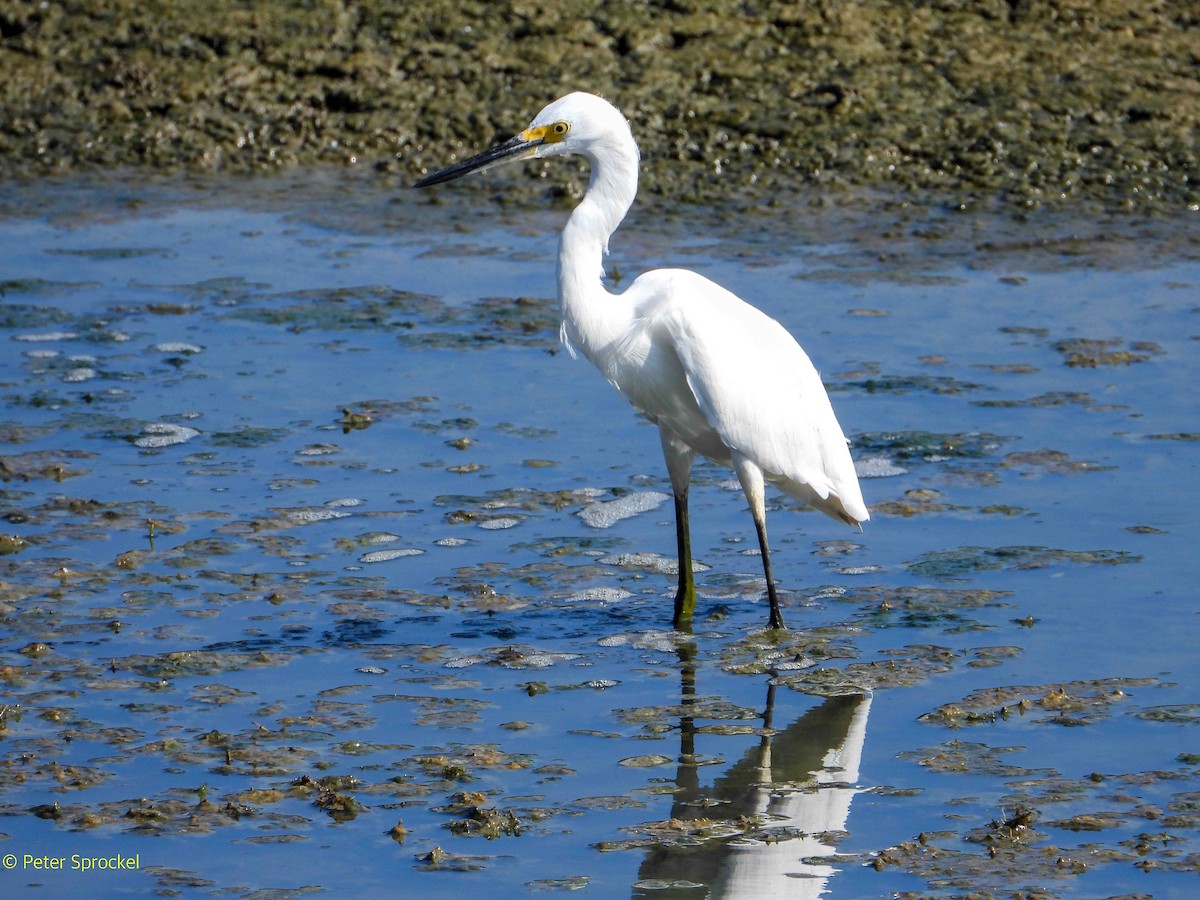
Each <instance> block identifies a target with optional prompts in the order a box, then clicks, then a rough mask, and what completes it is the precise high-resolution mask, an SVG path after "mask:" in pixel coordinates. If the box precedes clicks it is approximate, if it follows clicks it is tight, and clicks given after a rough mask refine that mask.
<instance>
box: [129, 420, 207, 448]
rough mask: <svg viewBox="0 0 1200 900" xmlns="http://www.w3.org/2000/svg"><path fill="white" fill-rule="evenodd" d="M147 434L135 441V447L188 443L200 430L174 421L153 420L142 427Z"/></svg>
mask: <svg viewBox="0 0 1200 900" xmlns="http://www.w3.org/2000/svg"><path fill="white" fill-rule="evenodd" d="M142 430H143V431H144V432H145V434H144V435H143V436H142V437H140V438H138V439H137V440H136V441H134V442H133V444H134V446H135V447H143V448H147V449H150V448H154V447H170V446H172V445H173V444H186V443H187V442H188V441H190V440H191V439H192V438H194V437H195V436H196V435H198V434H199V433H200V432H199V431H197V430H196V429H195V428H188V426H186V425H175V424H174V423H172V422H151V423H150V424H149V425H147V426H146V427H145V428H143V429H142Z"/></svg>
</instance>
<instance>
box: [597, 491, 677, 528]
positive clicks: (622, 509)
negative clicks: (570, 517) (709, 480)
mask: <svg viewBox="0 0 1200 900" xmlns="http://www.w3.org/2000/svg"><path fill="white" fill-rule="evenodd" d="M670 499H671V497H670V495H669V494H662V493H659V492H658V491H643V492H642V493H638V494H626V495H625V496H624V497H618V498H617V499H616V500H607V501H605V502H604V503H593V504H592V505H591V506H585V507H584V508H583V509H581V510H580V511H579V518H581V519H583V521H584V524H585V525H590V526H591V527H592V528H610V527H612V526H613V525H615V524H616V523H617V522H620V521H621V520H622V519H628V518H631V517H632V516H636V515H640V514H641V513H644V512H650V510H653V509H658V508H659V507H660V506H662V505H663V504H664V503H666V502H667V501H668V500H670Z"/></svg>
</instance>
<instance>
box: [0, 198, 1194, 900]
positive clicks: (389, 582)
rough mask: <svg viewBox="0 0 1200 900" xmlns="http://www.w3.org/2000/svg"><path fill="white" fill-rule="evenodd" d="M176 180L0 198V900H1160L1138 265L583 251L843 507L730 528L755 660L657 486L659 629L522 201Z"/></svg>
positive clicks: (1154, 498)
mask: <svg viewBox="0 0 1200 900" xmlns="http://www.w3.org/2000/svg"><path fill="white" fill-rule="evenodd" d="M203 187H204V190H203V191H199V190H196V188H195V187H194V186H189V185H184V184H180V183H169V184H166V185H156V186H151V187H136V186H133V185H132V184H121V183H117V184H106V185H99V186H96V185H82V184H76V183H69V182H68V183H59V184H57V185H54V186H53V187H51V188H46V187H42V188H40V189H36V190H35V189H33V188H30V189H18V188H11V189H8V190H9V194H10V196H9V197H7V198H6V203H5V208H6V210H7V214H6V215H5V217H4V218H3V219H2V220H0V233H2V241H3V246H4V247H5V248H6V253H5V259H4V262H3V265H2V267H0V282H2V284H0V288H2V295H0V346H2V347H3V351H2V353H0V399H2V404H3V406H2V411H0V473H2V476H3V484H0V508H2V510H3V512H2V516H3V522H2V524H0V535H2V537H0V540H2V542H3V543H2V544H0V553H3V556H2V557H0V616H2V617H3V618H2V621H0V627H2V631H0V634H2V636H3V637H2V640H3V643H2V644H0V653H2V654H3V656H2V658H0V693H2V695H3V696H2V697H0V703H2V704H3V707H2V714H3V717H2V719H0V722H2V726H3V727H2V730H0V737H2V738H3V741H2V742H0V812H3V814H4V819H3V821H2V823H0V831H2V832H3V833H4V835H5V836H6V837H7V840H5V841H3V842H2V843H0V851H2V852H5V853H12V854H14V859H15V867H14V868H13V869H10V870H7V871H5V872H4V873H3V874H2V875H0V878H3V879H4V884H5V885H6V886H7V889H9V890H19V889H20V890H24V889H27V888H28V889H29V890H31V891H32V890H33V886H37V887H40V888H42V889H43V890H44V891H46V892H53V894H54V895H55V896H85V895H89V896H90V895H94V894H95V893H96V891H97V890H98V889H99V890H102V891H103V892H104V893H106V894H110V893H111V894H118V893H130V894H152V893H155V892H159V893H161V892H171V893H176V892H177V893H179V894H182V895H186V896H206V895H213V894H218V893H219V894H234V895H251V896H259V895H267V893H268V892H280V893H279V894H278V895H290V894H291V893H300V892H313V891H324V892H330V893H333V892H338V893H343V892H347V891H354V892H356V893H358V894H360V895H363V896H383V895H395V894H397V893H400V894H413V895H419V896H428V897H438V896H458V895H461V894H462V893H463V892H466V891H471V890H481V889H482V888H483V886H484V885H485V884H486V885H487V889H488V892H489V893H493V894H497V893H502V894H518V893H523V892H558V891H568V890H571V891H574V890H581V891H583V892H584V893H590V894H592V895H595V896H614V897H615V896H640V897H664V896H678V897H701V896H713V897H717V896H720V897H735V896H754V897H763V896H770V895H771V894H772V893H779V894H784V893H786V894H787V895H788V896H817V895H819V894H820V893H821V892H822V891H825V892H827V894H828V895H829V896H835V897H840V896H845V897H866V896H880V897H885V896H893V895H895V894H897V893H900V894H903V893H904V892H914V893H915V894H919V895H922V896H954V895H958V894H961V893H964V892H966V891H968V890H977V891H981V892H992V893H995V894H1004V895H1008V894H1009V893H1011V891H1013V890H1017V889H1023V888H1034V887H1036V888H1040V889H1042V890H1044V891H1046V892H1048V893H1049V894H1050V895H1053V896H1068V897H1095V896H1110V895H1117V894H1122V893H1132V892H1135V891H1136V892H1140V893H1142V894H1150V895H1152V896H1155V897H1183V896H1187V895H1188V894H1189V892H1190V891H1192V890H1194V886H1195V878H1196V870H1197V862H1196V861H1197V859H1198V858H1200V857H1198V853H1200V847H1197V845H1196V838H1195V835H1196V826H1197V820H1196V816H1197V799H1196V798H1197V796H1200V794H1198V791H1200V785H1197V760H1198V757H1197V753H1200V746H1198V745H1197V741H1196V730H1195V729H1196V724H1197V721H1198V710H1200V697H1198V695H1197V691H1196V688H1195V681H1196V676H1197V665H1196V653H1195V639H1196V607H1195V599H1194V598H1195V574H1196V567H1195V563H1194V561H1193V560H1194V552H1193V546H1192V545H1193V544H1194V537H1193V536H1194V527H1195V525H1196V524H1197V512H1196V504H1195V498H1196V496H1197V480H1198V479H1197V447H1198V446H1200V445H1198V440H1200V432H1198V428H1197V422H1198V421H1200V419H1198V416H1197V413H1198V404H1197V401H1196V392H1195V385H1196V383H1197V381H1198V379H1200V371H1198V370H1200V365H1198V354H1197V352H1196V340H1197V336H1200V327H1198V326H1197V319H1196V311H1197V309H1198V308H1200V304H1198V299H1197V284H1198V281H1200V265H1198V263H1197V252H1196V250H1197V245H1196V242H1195V237H1194V229H1192V230H1189V227H1190V226H1188V225H1187V223H1184V224H1183V225H1182V226H1175V225H1173V226H1171V227H1167V226H1165V225H1163V226H1155V225H1147V224H1145V223H1136V222H1134V221H1132V220H1122V219H1119V218H1118V219H1113V220H1103V221H1070V220H1065V219H1053V220H1051V219H1048V218H1047V219H1041V220H1038V219H1034V220H1028V221H1024V222H1018V221H1014V220H1011V219H1005V220H989V219H987V218H986V217H983V216H978V217H973V218H968V217H965V216H964V217H957V218H956V217H954V216H953V215H948V216H942V215H937V214H928V215H927V214H926V213H925V212H923V211H914V210H911V209H904V208H896V209H891V210H888V211H885V212H882V213H878V214H876V215H873V216H865V217H860V216H857V215H843V214H841V213H838V212H837V211H832V212H826V213H820V212H810V211H806V210H802V209H797V210H783V211H780V210H776V211H772V212H769V213H768V212H761V211H760V212H757V213H756V212H753V211H736V212H735V213H730V212H729V211H726V214H725V215H724V216H723V217H722V216H717V215H711V214H706V213H701V212H697V213H696V214H695V216H694V218H695V219H696V221H690V219H692V218H693V216H692V214H691V213H689V212H688V211H687V210H686V209H685V210H684V211H682V212H679V211H670V210H661V209H655V208H654V207H652V206H650V207H648V208H647V209H644V210H643V211H642V212H641V213H638V214H635V217H634V219H633V220H631V222H630V223H628V225H627V226H626V228H625V229H624V230H623V231H621V232H619V233H618V235H617V236H616V238H615V239H614V241H613V250H614V255H613V257H612V260H611V264H610V274H611V275H612V276H613V278H614V280H615V281H617V283H618V286H620V285H621V284H623V283H627V282H628V280H630V279H631V277H632V275H633V274H636V273H637V272H639V271H641V270H642V269H644V268H646V267H650V266H656V265H687V266H692V267H696V268H699V269H701V270H702V271H703V272H705V274H707V275H709V276H710V277H713V278H714V279H716V280H718V281H720V282H721V283H723V284H725V285H726V286H728V287H730V288H731V289H733V290H735V291H736V292H738V293H739V294H741V295H742V296H743V297H745V298H747V299H749V300H752V301H753V302H755V303H756V304H757V305H760V306H761V307H762V308H763V309H765V310H766V311H767V312H769V313H770V314H771V315H773V316H775V317H776V318H778V319H779V320H780V321H781V322H783V324H784V325H785V326H787V327H788V328H789V329H790V330H791V331H792V332H793V333H794V334H796V335H797V336H798V337H799V338H800V340H801V342H802V343H803V344H804V345H805V346H806V348H807V349H808V351H809V354H810V355H811V356H812V357H813V359H814V361H815V362H816V364H817V365H818V367H819V368H820V369H821V371H822V373H823V376H824V378H825V380H826V383H827V385H828V387H829V389H830V392H831V395H832V396H833V400H834V404H835V407H836V409H837V411H838V415H839V418H840V420H841V422H842V424H843V426H844V428H845V429H846V431H847V433H848V434H849V435H851V437H852V439H853V452H854V455H855V457H856V459H857V460H858V462H859V465H860V467H861V469H862V473H863V475H864V476H865V478H864V493H865V495H866V497H867V502H868V504H869V505H870V506H871V507H872V520H871V522H870V523H869V524H868V525H867V526H866V527H865V529H864V530H863V531H862V532H861V533H859V532H857V531H853V530H848V529H845V528H844V527H842V526H840V525H838V524H836V523H834V522H832V521H831V520H827V519H825V518H824V517H821V516H819V515H817V514H815V513H812V512H808V511H805V510H803V509H799V508H797V507H796V504H794V503H793V502H792V501H790V500H788V499H786V498H783V497H780V496H775V497H773V498H772V509H771V511H770V514H769V525H770V528H771V534H772V542H773V546H774V547H775V554H774V555H775V570H776V573H777V576H778V578H779V579H780V586H781V588H782V589H783V595H784V604H785V607H786V609H785V613H786V617H787V620H788V622H789V625H790V626H791V628H792V631H791V633H790V634H789V635H788V636H786V637H778V636H772V635H770V634H768V633H766V632H764V631H763V628H764V626H765V623H766V614H767V613H766V603H765V599H764V597H763V584H762V580H761V572H760V568H759V560H758V557H757V555H755V550H754V548H755V542H754V538H753V529H752V526H751V524H750V522H749V517H748V515H747V514H746V511H745V509H744V503H743V500H742V498H741V495H740V492H739V491H738V490H737V487H736V483H735V481H734V480H733V477H732V475H731V473H729V472H728V471H726V470H723V469H720V468H717V467H713V466H708V465H705V466H700V467H698V469H697V472H696V481H695V488H694V489H693V491H692V519H693V542H694V549H695V553H696V557H697V561H698V562H699V563H701V564H702V566H703V571H700V572H698V573H697V587H698V591H699V594H700V602H699V605H698V608H697V622H696V627H695V630H694V633H693V634H691V635H681V634H676V633H673V632H672V631H671V630H670V627H669V624H670V610H671V595H672V593H673V577H672V575H671V572H672V565H673V562H674V560H673V558H672V554H673V550H674V532H673V523H672V512H671V504H670V501H669V492H670V488H669V484H668V482H667V479H666V476H665V471H664V468H663V465H662V462H661V459H660V457H659V450H658V440H657V435H656V432H655V430H654V429H653V427H652V426H650V425H648V424H646V423H644V422H641V421H639V420H638V418H637V417H636V415H635V414H634V413H633V412H632V411H631V410H630V409H629V407H628V406H627V405H626V403H625V402H624V401H623V400H622V399H621V398H620V397H619V396H618V395H616V393H615V392H614V391H612V389H611V388H610V387H609V386H608V385H607V384H606V383H605V382H604V380H603V379H602V378H601V377H600V376H599V375H598V374H597V373H596V372H595V371H593V370H592V369H591V367H590V366H589V365H588V364H587V363H586V362H584V361H582V360H573V359H571V358H570V357H569V356H568V354H566V353H565V352H562V351H561V350H560V348H559V346H558V344H557V311H556V306H555V303H554V300H553V289H554V288H553V266H554V253H555V248H556V235H555V228H556V227H557V226H558V224H560V223H561V221H562V217H563V215H564V213H563V211H562V210H561V209H547V210H536V209H535V210H530V209H516V208H502V207H498V206H495V205H491V204H483V205H478V206H477V205H476V204H478V202H479V197H478V195H477V194H474V193H472V192H470V191H467V192H464V193H463V194H462V195H460V196H459V197H450V198H447V199H444V201H443V202H440V203H437V204H434V203H430V202H429V200H428V199H427V198H424V197H419V198H414V197H411V196H407V195H396V196H391V197H387V198H381V197H380V196H379V195H378V194H377V193H375V192H373V191H370V190H369V189H368V187H367V186H365V185H364V184H362V183H356V182H348V183H346V184H338V185H333V186H330V185H322V184H314V185H313V186H312V190H311V191H308V190H307V189H306V185H305V182H304V181H303V180H302V179H297V180H294V181H292V182H289V183H273V185H272V186H269V187H267V188H266V189H255V188H254V187H253V186H252V185H250V184H247V183H236V182H233V183H220V182H217V183H209V184H206V185H204V186H203ZM822 217H824V218H822ZM73 855H77V856H79V857H80V858H81V859H106V860H111V859H115V858H116V857H118V856H121V857H123V858H129V857H132V856H135V855H136V864H137V868H135V869H132V870H120V871H108V870H106V871H92V872H80V871H77V870H76V871H72V870H71V865H72V861H71V857H72V856H73ZM26 856H28V857H30V858H31V859H30V860H26ZM41 857H48V858H61V859H63V860H64V863H63V866H64V868H63V869H62V870H51V869H44V868H43V869H39V868H35V867H34V863H33V861H32V859H33V858H41ZM6 865H7V864H6ZM271 895H277V894H271Z"/></svg>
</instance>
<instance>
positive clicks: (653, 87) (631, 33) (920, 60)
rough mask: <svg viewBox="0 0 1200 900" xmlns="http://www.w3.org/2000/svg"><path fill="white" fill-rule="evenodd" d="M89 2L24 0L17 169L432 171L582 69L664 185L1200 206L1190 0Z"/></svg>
mask: <svg viewBox="0 0 1200 900" xmlns="http://www.w3.org/2000/svg"><path fill="white" fill-rule="evenodd" d="M69 9H70V12H68V7H64V6H60V5H57V4H25V3H12V2H9V3H4V4H3V5H2V6H0V28H2V30H3V36H4V48H3V50H2V51H0V52H3V54H4V56H5V59H6V72H7V75H6V78H5V79H4V84H3V87H2V90H3V95H2V96H3V104H4V107H5V109H6V111H7V112H8V115H6V116H5V119H4V122H3V127H0V160H3V167H4V171H5V174H6V175H7V176H8V177H13V176H23V175H38V174H59V173H63V172H67V171H71V170H79V169H83V170H98V169H112V168H114V167H119V166H138V167H148V168H152V169H178V168H184V169H195V170H207V171H215V170H218V169H219V170H222V171H225V172H234V171H243V172H250V171H253V172H264V171H277V170H279V169H282V168H286V167H290V166H297V165H312V164H318V165H324V166H337V167H352V168H354V167H362V168H365V167H375V168H378V169H381V170H383V171H384V172H387V173H394V174H395V175H398V176H399V177H400V178H401V179H402V180H404V181H411V180H413V178H414V177H415V176H418V175H419V174H420V173H421V172H423V171H425V170H427V169H430V168H433V167H437V166H440V165H442V164H444V163H446V162H448V161H450V159H451V158H453V157H454V156H456V155H460V154H461V153H462V152H464V151H465V150H467V149H470V148H474V147H477V146H480V145H482V144H486V143H488V142H490V141H492V140H494V139H495V138H497V137H499V136H507V135H509V134H512V133H514V132H515V131H516V130H517V129H519V128H520V127H522V126H523V125H524V124H525V122H526V121H527V120H528V118H529V117H530V116H531V115H532V114H533V113H534V112H536V110H537V109H539V108H540V107H541V106H542V105H543V104H544V103H546V102H548V101H549V100H551V99H553V98H554V97H555V96H558V95H560V94H562V93H565V92H566V91H567V90H571V89H581V88H582V89H587V90H591V91H593V92H596V93H601V94H605V95H608V96H609V97H611V98H612V99H613V100H615V101H616V102H617V103H618V104H619V105H620V106H621V107H622V108H623V109H624V110H625V112H626V113H627V114H628V115H629V116H630V117H631V118H632V119H633V120H634V122H635V124H636V131H637V133H638V135H639V137H640V139H641V142H642V144H643V147H644V148H645V150H646V153H645V156H646V176H645V184H646V186H647V187H648V188H649V189H650V190H651V191H653V192H655V193H659V194H662V195H665V196H669V197H672V198H675V199H678V200H684V201H689V200H712V199H718V198H722V197H723V198H727V199H728V198H730V197H736V196H738V195H745V194H749V195H757V196H759V197H770V196H772V195H773V194H775V193H776V192H778V191H780V190H781V189H783V190H788V189H793V188H795V187H797V186H816V187H818V188H820V189H821V190H823V191H825V192H827V193H828V192H833V193H838V192H844V191H846V190H847V189H851V188H854V187H864V186H870V187H877V188H878V187H881V188H884V189H886V190H889V191H893V192H897V193H904V192H925V193H929V192H934V193H937V194H940V195H943V196H946V197H948V198H952V201H951V202H953V203H955V204H971V203H976V202H978V201H979V199H980V198H981V197H982V198H991V197H994V196H996V195H1001V196H1003V197H1005V198H1006V200H1007V201H1008V202H1009V203H1011V204H1014V205H1019V206H1022V207H1028V206H1036V205H1040V204H1045V203H1061V202H1063V201H1065V200H1075V199H1079V198H1083V199H1086V200H1088V201H1092V202H1099V203H1103V204H1107V205H1109V206H1113V207H1122V206H1125V207H1133V208H1138V209H1146V208H1159V209H1164V210H1167V209H1170V210H1181V209H1183V208H1184V207H1185V206H1187V205H1189V204H1191V205H1194V204H1196V203H1197V200H1198V195H1197V188H1196V182H1195V178H1196V171H1195V166H1196V162H1195V160H1196V147H1195V133H1196V129H1197V126H1198V124H1200V103H1197V99H1196V94H1195V90H1194V65H1195V51H1194V40H1193V35H1192V29H1193V27H1194V21H1193V18H1192V16H1191V12H1190V7H1188V5H1187V4H1185V3H1167V4H1157V5H1152V6H1146V5H1145V4H1139V3H1133V2H1129V0H1105V2H1103V3H1099V4H1093V3H1087V4H1085V3H1078V2H1072V0H1053V2H1046V3H1037V4H1012V3H1000V2H984V3H973V4H959V3H935V4H895V3H888V2H884V0H854V2H849V3H842V2H832V0H821V2H814V3H806V4H801V5H785V6H773V5H765V6H761V7H760V6H757V5H752V6H751V7H746V6H745V5H744V4H740V3H734V2H732V0H723V2H719V3H715V4H702V5H701V4H692V3H669V4H658V3H655V4H645V5H632V6H631V5H629V4H626V3H621V2H617V0H611V2H610V0H602V2H600V3H594V2H587V3H585V2H583V0H567V2H563V3H557V4H536V3H531V2H527V0H506V2H503V3H500V4H490V3H489V4H485V3H480V2H471V3H444V2H436V3H425V4H422V5H421V6H420V7H419V8H413V9H404V10H400V9H398V8H396V7H395V5H394V4H392V3H388V2H384V0H364V2H358V3H354V4H349V3H344V2H331V3H320V4H300V5H298V4H291V3H283V2H279V0H274V2H267V3H256V4H253V5H251V6H247V5H245V4H242V3H238V2H236V0H216V2H215V3H211V4H207V5H205V6H204V7H202V8H201V7H196V6H195V5H194V4H191V3H186V2H182V0H159V2H156V3H153V4H149V5H147V4H136V3H132V2H117V3H99V2H85V3H81V4H74V5H72V6H71V7H69ZM539 171H540V170H539V169H538V168H537V167H531V172H530V174H531V175H534V176H536V175H537V174H538V172H539ZM524 185H525V186H526V188H527V189H529V190H533V189H538V190H540V186H538V183H537V182H536V181H534V180H529V179H526V180H525V181H524Z"/></svg>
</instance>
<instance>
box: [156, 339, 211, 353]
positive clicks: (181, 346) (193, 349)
mask: <svg viewBox="0 0 1200 900" xmlns="http://www.w3.org/2000/svg"><path fill="white" fill-rule="evenodd" d="M151 349H154V350H157V351H158V352H159V353H200V352H202V351H203V350H204V348H203V347H197V346H196V345H195V344H185V343H183V342H182V341H166V342H164V343H161V344H155V345H154V347H153V348H151Z"/></svg>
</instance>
